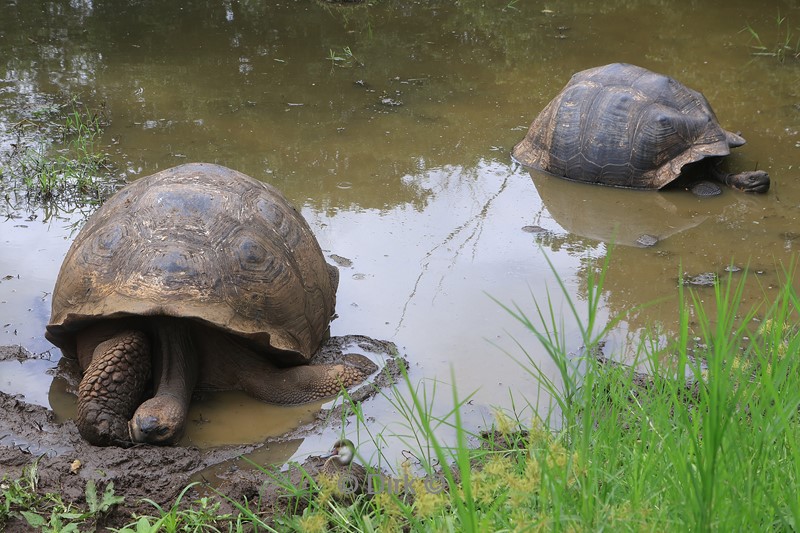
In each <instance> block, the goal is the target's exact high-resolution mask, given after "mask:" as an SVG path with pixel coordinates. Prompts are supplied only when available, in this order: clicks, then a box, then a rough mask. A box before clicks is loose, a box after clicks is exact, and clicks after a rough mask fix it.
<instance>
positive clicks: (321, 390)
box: [240, 354, 378, 405]
mask: <svg viewBox="0 0 800 533" xmlns="http://www.w3.org/2000/svg"><path fill="white" fill-rule="evenodd" d="M377 369H378V367H377V365H376V364H375V363H373V362H372V361H370V360H369V359H367V358H366V357H364V356H363V355H357V354H349V355H345V356H344V357H343V362H342V363H341V364H332V365H301V366H295V367H291V368H286V369H277V368H275V367H273V366H271V365H269V364H268V363H266V362H264V363H263V366H261V367H260V368H248V369H244V370H245V371H244V372H242V373H241V376H240V380H241V386H242V388H243V389H244V390H245V392H247V393H248V394H250V395H251V396H254V397H255V398H257V399H258V400H261V401H262V402H267V403H275V404H280V405H297V404H302V403H308V402H313V401H316V400H322V399H324V398H328V397H330V396H334V395H336V394H338V393H339V392H340V391H341V390H342V388H345V389H346V388H348V387H352V386H353V385H356V384H358V383H361V382H362V381H364V380H365V379H366V378H367V376H369V375H370V374H372V373H373V372H375V371H376V370H377Z"/></svg>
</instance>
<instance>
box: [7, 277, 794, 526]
mask: <svg viewBox="0 0 800 533" xmlns="http://www.w3.org/2000/svg"><path fill="white" fill-rule="evenodd" d="M607 267H608V263H606V264H605V265H600V266H599V267H598V268H597V269H596V270H592V271H594V272H596V274H594V275H592V276H591V277H590V279H589V283H588V286H589V291H588V298H587V301H586V306H587V309H586V311H588V313H584V314H583V315H582V314H581V313H580V312H579V311H580V308H579V305H578V303H577V302H575V301H572V300H571V299H570V298H569V297H568V296H567V293H566V289H565V287H564V285H563V284H562V285H561V290H562V291H563V292H564V295H563V297H566V300H567V305H566V308H567V309H568V310H569V315H568V318H570V319H571V320H575V321H577V322H578V323H579V324H580V328H579V329H580V331H581V335H582V341H583V343H584V345H585V346H586V349H585V350H584V351H582V352H581V355H577V356H576V355H570V354H568V353H566V349H565V346H566V339H564V337H563V335H562V333H560V332H563V331H566V330H567V329H572V328H565V327H564V325H563V319H562V317H560V316H557V315H556V313H555V312H554V309H555V304H554V303H553V302H552V301H551V300H550V298H548V300H547V301H546V302H533V303H532V304H531V306H532V308H533V310H534V313H535V314H534V317H535V318H530V317H529V316H528V314H527V313H526V312H525V310H524V309H525V308H524V306H522V305H518V304H512V305H510V306H506V309H507V311H508V312H509V313H511V314H512V315H513V316H514V317H516V319H517V320H519V321H520V323H522V324H524V325H525V327H526V328H527V329H528V330H529V331H530V335H531V338H530V339H523V338H521V339H518V346H519V353H512V354H509V355H510V356H512V357H515V359H517V360H518V362H519V364H520V365H521V367H522V368H523V369H524V370H525V371H527V372H529V373H530V374H531V376H533V377H534V378H535V379H536V380H537V381H538V382H539V383H540V386H541V387H542V388H543V389H545V390H546V391H548V392H549V393H550V394H552V395H553V396H554V400H555V401H554V403H553V408H552V409H550V410H542V409H541V408H540V409H539V410H538V411H537V410H535V409H533V407H540V406H531V405H524V404H523V405H520V407H521V408H522V409H521V411H524V412H534V413H536V414H535V415H534V416H533V418H532V419H525V420H524V419H523V418H522V417H521V415H520V414H519V412H517V411H516V410H511V411H509V412H504V411H497V413H496V415H495V418H494V426H493V431H491V432H487V433H485V434H481V435H478V434H476V433H474V432H473V431H472V430H471V429H470V428H467V427H465V426H464V423H463V421H462V420H461V412H462V410H463V409H464V406H465V403H466V402H467V401H468V400H469V399H470V395H466V396H464V395H461V394H460V393H459V391H458V390H457V388H456V387H455V386H444V387H443V386H442V384H441V383H440V382H421V383H413V382H412V381H411V379H410V378H409V377H408V375H404V380H403V382H402V383H401V384H399V385H398V386H396V387H394V388H392V389H389V390H388V391H384V394H385V396H386V398H387V399H388V400H389V402H390V403H391V404H392V406H393V407H394V409H395V410H396V411H397V412H398V413H400V414H401V416H402V417H403V420H404V425H403V428H402V429H401V430H391V431H389V430H386V431H382V432H378V433H372V430H370V429H369V427H368V426H367V424H366V423H365V421H364V415H363V413H361V411H360V406H353V410H354V411H355V413H356V419H357V424H356V429H355V431H356V435H355V436H354V435H352V434H351V435H350V436H351V438H353V440H358V441H360V442H364V441H367V440H372V441H373V442H374V443H375V444H376V448H377V449H380V448H381V444H383V443H385V442H386V441H388V440H390V439H400V441H401V442H402V443H403V445H404V446H406V447H407V448H408V449H409V450H411V451H412V453H413V456H414V457H415V459H416V460H417V461H418V462H419V468H417V469H411V468H409V466H408V463H405V464H402V465H400V467H399V468H397V469H395V474H394V475H395V476H397V477H399V478H402V479H405V480H406V481H407V483H406V485H405V486H406V488H407V489H408V490H407V492H406V493H405V494H404V493H400V494H396V493H391V492H389V491H377V492H378V493H377V494H372V495H359V496H355V497H352V498H349V499H348V498H340V497H337V490H338V484H337V482H336V481H335V480H333V481H331V480H329V479H325V478H319V479H312V478H310V477H307V478H305V479H304V481H303V484H302V486H295V485H290V484H289V485H284V490H285V491H286V494H287V496H293V497H295V498H296V499H302V500H303V501H304V502H305V503H304V504H303V505H296V506H286V508H285V509H284V510H283V511H280V512H279V513H278V514H276V515H273V516H265V515H264V514H263V510H262V509H261V508H260V503H259V502H255V501H250V502H248V501H244V502H232V503H234V506H235V508H236V511H237V514H236V515H220V514H219V513H218V512H216V511H215V509H216V508H215V507H214V505H215V504H214V503H213V502H211V501H209V500H203V501H202V503H199V502H195V504H194V505H192V506H190V507H189V508H188V509H186V508H185V506H180V507H179V505H178V503H179V502H176V504H175V505H174V506H173V507H172V508H170V509H162V508H160V507H158V506H156V505H155V504H154V514H153V516H144V517H137V518H136V520H134V521H132V522H131V524H130V525H129V526H127V527H126V528H124V529H122V530H121V531H126V532H128V531H178V530H200V529H202V528H203V527H207V528H210V527H212V526H213V527H215V528H217V529H218V530H225V531H227V530H235V531H239V530H241V529H242V527H243V525H246V526H248V527H253V528H255V529H257V530H265V531H274V530H277V531H286V530H291V531H307V532H315V531H354V532H355V531H408V530H411V531H468V532H470V531H475V532H477V531H540V530H548V531H550V530H555V531H583V530H592V531H603V530H607V531H633V530H636V531H665V530H668V531H673V530H675V531H730V530H740V531H741V530H746V531H764V530H771V531H793V530H797V529H798V527H800V495H798V492H797V490H796V487H797V486H798V481H799V480H800V425H799V424H798V420H797V413H798V406H800V358H798V357H797V355H798V353H800V319H799V318H798V317H799V316H800V297H798V294H797V292H796V290H795V289H794V287H793V285H792V282H793V280H794V279H795V277H796V269H795V265H790V266H789V267H787V269H786V271H785V273H784V283H783V285H782V288H781V290H780V293H779V295H778V296H777V297H776V298H774V299H771V300H767V299H766V297H765V300H764V302H763V303H762V304H761V305H760V306H758V307H755V308H745V307H744V306H743V304H742V294H743V290H744V287H745V283H747V282H749V280H748V279H747V277H746V276H739V277H735V276H734V274H731V275H729V276H728V277H725V278H723V279H721V280H720V281H719V282H718V284H717V285H716V287H715V288H714V289H713V300H714V301H713V309H716V310H717V311H716V312H715V313H714V314H713V315H710V314H708V313H707V312H706V306H705V305H704V304H703V300H704V299H709V298H710V296H709V294H708V293H698V292H694V291H687V290H686V289H684V288H683V287H682V286H681V287H679V288H678V289H677V291H678V294H677V297H678V298H680V301H681V302H684V303H683V305H682V307H681V308H680V311H679V319H680V320H679V324H680V325H679V328H678V331H677V332H675V334H674V338H672V339H671V340H670V341H669V342H666V343H665V342H664V341H663V339H662V340H657V339H656V338H655V337H651V338H649V339H647V338H645V340H643V341H642V343H641V345H640V346H639V351H638V353H639V360H638V361H636V363H637V365H636V366H631V365H626V364H619V363H614V362H613V360H611V361H609V360H603V359H600V358H598V357H596V355H597V354H598V353H599V351H600V350H602V341H603V338H604V336H605V334H606V333H607V332H608V330H609V329H610V328H613V327H614V325H615V324H616V323H617V321H618V318H617V319H612V320H610V321H609V322H608V323H606V324H601V323H600V322H599V320H598V317H599V312H598V311H599V310H600V306H601V304H602V298H601V296H602V294H603V288H602V282H603V279H604V273H605V271H606V269H607ZM737 276H738V275H737ZM580 316H586V317H588V318H585V319H584V320H583V321H581V320H580V318H579V317H580ZM697 336H699V337H700V342H699V343H697V344H695V342H694V340H693V339H694V338H695V337H697ZM533 341H536V343H535V344H534V342H533ZM540 354H541V355H544V356H546V357H549V358H551V359H552V360H553V362H554V363H555V364H556V365H557V367H558V368H559V370H560V375H559V380H558V381H553V380H550V379H548V378H547V377H546V376H544V374H543V373H542V372H540V370H539V368H538V366H537V357H541V355H540ZM608 355H612V356H613V354H608ZM642 367H644V368H646V369H647V370H648V372H647V373H642V372H637V371H636V369H637V368H639V369H641V368H642ZM455 381H456V376H455V375H453V376H451V383H455ZM443 390H444V391H445V392H446V393H448V394H450V395H451V396H452V405H453V407H452V409H451V410H449V411H448V412H445V413H441V414H437V413H434V409H433V407H432V406H433V405H434V403H436V404H439V403H440V402H434V401H433V400H434V397H435V396H436V394H441V393H442V391H443ZM343 401H345V402H347V398H346V396H345V397H343ZM517 402H519V399H517ZM442 430H447V431H448V432H450V433H451V434H454V435H455V436H454V438H452V439H448V440H449V442H448V443H445V442H444V441H443V440H442V438H441V437H440V436H439V435H440V434H441V433H443V431H442ZM359 461H360V462H361V463H366V462H377V463H378V464H379V466H381V467H383V468H384V469H387V468H390V467H391V466H392V464H391V463H392V462H393V461H394V459H390V458H386V457H383V456H379V457H377V458H375V459H374V460H372V459H367V460H365V458H359ZM263 470H264V472H265V479H269V477H272V478H273V479H280V477H279V474H277V473H276V471H274V470H272V469H270V468H267V467H264V469H263ZM267 474H268V475H267ZM431 479H433V480H437V481H442V480H443V481H444V484H443V485H441V484H440V485H438V488H442V487H446V488H447V490H444V491H441V490H431V487H432V485H431V484H428V485H426V484H425V483H426V480H431ZM281 482H282V483H286V480H285V478H284V479H283V481H281ZM26 483H27V485H26ZM13 484H14V485H13V486H14V487H17V486H18V485H19V486H22V487H23V489H24V488H25V487H28V489H27V490H28V492H26V490H20V489H17V488H15V489H13V490H12V489H9V488H8V487H9V482H8V481H7V482H5V485H4V487H5V488H4V489H3V491H4V496H5V499H4V501H5V502H6V503H5V504H4V505H5V511H3V507H2V506H0V513H2V512H5V513H6V516H8V515H9V513H12V514H14V513H17V514H15V516H18V514H19V513H21V512H23V511H24V510H27V509H40V510H42V512H39V511H37V513H38V514H40V515H41V516H43V519H45V520H47V519H48V518H47V509H48V507H47V506H44V507H43V506H42V504H41V503H40V502H41V501H42V500H36V499H35V498H36V497H34V496H31V495H29V493H30V492H31V491H30V487H31V486H32V484H33V482H32V481H30V480H29V481H24V480H23V481H20V480H17V481H14V482H13ZM20 484H21V485H20ZM9 491H11V492H12V493H14V494H16V496H14V498H13V499H9V497H8V496H7V494H8V493H9ZM34 492H35V491H34ZM26 494H27V495H26ZM183 496H184V495H183V494H182V496H181V497H183ZM220 498H221V499H224V495H220ZM179 500H180V498H179ZM8 502H11V504H10V505H9V503H8ZM37 502H39V503H37ZM62 507H63V505H61V506H53V507H50V508H49V509H52V512H53V513H55V514H58V513H62V515H63V513H64V512H65V511H63V509H62ZM180 509H183V510H180ZM69 512H75V511H73V510H71V511H69ZM2 516H3V515H2V514H0V524H2ZM49 520H53V518H52V515H51V518H49ZM187 524H191V526H189V525H187ZM181 528H184V529H181Z"/></svg>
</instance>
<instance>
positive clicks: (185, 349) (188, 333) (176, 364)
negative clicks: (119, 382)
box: [129, 317, 199, 444]
mask: <svg viewBox="0 0 800 533" xmlns="http://www.w3.org/2000/svg"><path fill="white" fill-rule="evenodd" d="M152 321H153V327H152V329H153V339H154V344H155V346H154V350H153V352H154V353H153V373H154V376H153V377H154V380H153V381H154V385H155V394H154V395H153V397H152V398H150V399H149V400H147V401H145V402H143V403H142V405H140V406H139V408H138V409H136V412H135V413H134V414H133V417H132V418H131V421H130V426H129V427H130V434H131V438H132V439H133V440H134V441H135V442H147V443H150V444H175V443H176V442H178V440H180V438H181V436H182V435H183V431H184V428H185V426H186V418H187V416H188V413H189V404H190V403H191V400H192V393H193V392H194V387H195V385H196V383H197V375H198V371H199V369H198V354H197V352H196V350H197V348H196V346H195V341H194V332H193V328H192V324H191V323H190V322H189V321H188V320H183V319H179V318H171V317H155V318H153V319H152Z"/></svg>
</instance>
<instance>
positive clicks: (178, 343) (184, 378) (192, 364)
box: [151, 317, 199, 409]
mask: <svg viewBox="0 0 800 533" xmlns="http://www.w3.org/2000/svg"><path fill="white" fill-rule="evenodd" d="M151 324H152V335H153V339H152V342H153V389H154V390H153V393H154V396H161V395H169V396H172V397H174V398H176V399H177V400H179V401H180V402H181V403H182V404H185V406H186V408H187V409H188V407H189V402H190V400H191V398H192V393H193V392H194V387H195V385H196V384H197V376H198V366H199V362H198V358H199V357H198V354H197V347H196V346H195V343H194V339H193V337H192V329H193V326H192V324H191V322H189V321H188V320H186V319H182V318H174V317H153V318H152V319H151Z"/></svg>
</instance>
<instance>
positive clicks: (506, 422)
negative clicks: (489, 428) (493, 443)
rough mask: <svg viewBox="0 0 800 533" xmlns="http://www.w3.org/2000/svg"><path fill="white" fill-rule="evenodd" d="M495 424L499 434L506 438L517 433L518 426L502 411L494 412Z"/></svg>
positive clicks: (496, 410)
mask: <svg viewBox="0 0 800 533" xmlns="http://www.w3.org/2000/svg"><path fill="white" fill-rule="evenodd" d="M494 424H495V428H497V432H498V433H500V434H501V435H502V436H504V437H509V436H511V435H512V434H513V433H515V432H516V431H517V428H518V425H517V422H516V421H515V420H512V419H511V418H509V417H508V415H506V414H505V413H504V412H503V411H501V410H500V409H495V410H494Z"/></svg>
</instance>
